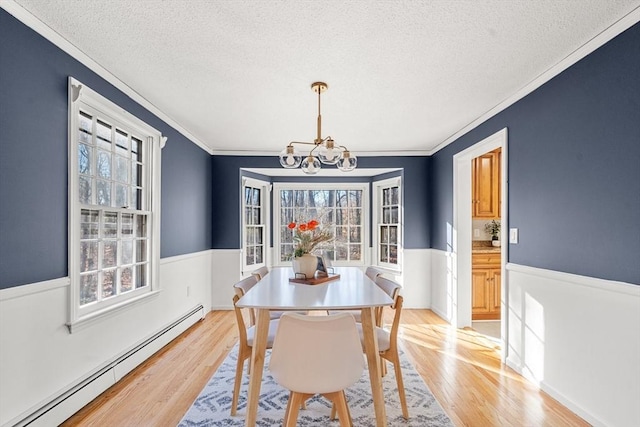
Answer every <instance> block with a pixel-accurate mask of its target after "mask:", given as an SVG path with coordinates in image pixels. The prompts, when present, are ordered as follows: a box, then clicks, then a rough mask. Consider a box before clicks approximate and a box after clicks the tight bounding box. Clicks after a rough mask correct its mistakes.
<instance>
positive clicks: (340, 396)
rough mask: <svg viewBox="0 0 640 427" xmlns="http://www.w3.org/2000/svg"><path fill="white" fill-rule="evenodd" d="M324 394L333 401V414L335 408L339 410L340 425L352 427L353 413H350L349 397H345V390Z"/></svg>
mask: <svg viewBox="0 0 640 427" xmlns="http://www.w3.org/2000/svg"><path fill="white" fill-rule="evenodd" d="M323 396H325V397H326V398H327V399H329V400H331V402H332V403H333V405H332V408H331V413H332V414H333V411H334V410H336V411H337V412H338V419H339V420H340V427H351V426H352V425H353V422H352V420H351V414H350V413H349V406H347V398H346V397H345V394H344V390H341V391H336V392H333V393H325V394H323Z"/></svg>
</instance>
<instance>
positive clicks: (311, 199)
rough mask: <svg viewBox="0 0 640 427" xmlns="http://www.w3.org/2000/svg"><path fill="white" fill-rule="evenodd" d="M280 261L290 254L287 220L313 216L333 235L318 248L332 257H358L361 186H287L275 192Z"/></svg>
mask: <svg viewBox="0 0 640 427" xmlns="http://www.w3.org/2000/svg"><path fill="white" fill-rule="evenodd" d="M279 201H280V224H279V233H280V261H288V260H291V258H292V256H293V245H294V241H293V230H291V229H289V228H288V227H287V225H288V224H290V223H291V222H296V223H299V222H307V221H309V220H312V219H315V220H317V221H318V222H320V226H321V227H324V228H326V229H328V230H329V231H330V232H331V233H332V234H333V235H334V236H335V238H334V239H333V241H330V242H325V243H323V244H322V245H321V246H320V247H319V248H318V249H319V251H322V253H323V254H324V255H325V257H327V258H328V259H329V260H332V261H362V260H363V247H364V235H363V233H364V230H363V190H355V189H353V190H352V189H346V190H339V189H329V190H293V189H291V190H287V189H283V190H280V192H279Z"/></svg>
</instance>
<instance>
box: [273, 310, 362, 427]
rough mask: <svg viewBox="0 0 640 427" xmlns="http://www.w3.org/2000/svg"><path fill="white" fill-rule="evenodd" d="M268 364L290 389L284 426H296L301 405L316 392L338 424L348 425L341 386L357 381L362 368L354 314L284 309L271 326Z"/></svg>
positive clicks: (279, 381) (277, 377) (349, 422)
mask: <svg viewBox="0 0 640 427" xmlns="http://www.w3.org/2000/svg"><path fill="white" fill-rule="evenodd" d="M269 370H270V371H271V375H272V376H273V378H274V379H275V381H276V382H277V383H278V384H280V385H281V386H283V387H285V388H287V389H288V390H290V394H289V401H288V403H287V409H286V412H285V416H284V421H283V426H287V427H293V426H295V425H296V422H297V419H298V411H299V409H300V405H301V404H302V403H303V402H305V401H306V400H307V399H308V398H310V397H312V396H314V395H316V394H321V395H323V396H324V397H326V398H327V399H329V400H330V401H331V402H332V403H333V407H334V408H335V409H336V411H337V413H338V418H339V419H340V426H350V425H351V417H350V414H349V407H348V406H347V400H346V397H345V394H344V389H345V388H347V387H349V386H350V385H352V384H353V383H355V382H356V381H358V379H359V378H360V376H361V375H362V372H363V370H364V358H363V357H362V348H361V345H360V340H359V336H358V330H357V328H356V321H355V319H354V318H353V316H351V315H350V314H348V313H339V314H335V315H330V316H305V315H300V314H297V313H285V314H284V315H283V316H282V317H281V318H280V324H279V325H278V330H277V332H276V337H275V341H274V343H273V350H272V351H271V361H270V363H269Z"/></svg>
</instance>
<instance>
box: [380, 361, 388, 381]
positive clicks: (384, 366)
mask: <svg viewBox="0 0 640 427" xmlns="http://www.w3.org/2000/svg"><path fill="white" fill-rule="evenodd" d="M385 375H387V362H386V361H385V360H384V357H380V376H382V377H384V376H385Z"/></svg>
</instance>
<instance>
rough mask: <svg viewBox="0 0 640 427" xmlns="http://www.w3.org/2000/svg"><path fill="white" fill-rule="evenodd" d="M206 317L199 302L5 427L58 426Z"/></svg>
mask: <svg viewBox="0 0 640 427" xmlns="http://www.w3.org/2000/svg"><path fill="white" fill-rule="evenodd" d="M204 316H205V313H204V306H202V304H200V305H198V306H197V307H195V308H193V309H192V310H191V311H189V312H188V313H187V314H185V315H184V316H182V317H181V318H179V319H178V320H176V321H175V322H173V323H171V324H170V325H169V326H167V327H165V328H163V329H162V330H160V331H159V332H157V333H155V334H154V335H152V336H151V337H149V338H147V339H146V340H144V341H143V342H142V343H140V344H139V345H137V346H136V347H134V348H132V349H131V350H129V351H127V352H126V353H124V354H122V355H120V356H119V357H118V358H117V359H116V360H114V361H112V362H110V363H108V364H107V365H105V366H103V367H102V368H100V369H99V370H98V371H96V372H94V373H93V374H91V375H90V376H88V377H87V378H85V379H83V380H82V381H80V382H79V383H78V384H75V385H74V386H72V387H70V388H69V389H67V390H66V391H64V392H62V393H60V394H59V395H58V396H57V397H55V398H53V399H51V400H50V401H48V402H47V403H45V404H43V405H41V406H39V407H38V408H37V409H35V410H33V409H32V410H31V411H30V412H29V413H28V414H27V415H24V414H23V415H22V416H20V417H18V418H17V419H14V420H12V421H11V422H9V423H8V424H5V425H4V426H3V427H8V426H14V427H23V426H30V427H36V426H51V425H59V424H60V423H62V422H63V421H64V420H66V419H67V418H69V417H70V416H71V415H73V414H74V413H76V412H77V411H78V410H80V409H81V408H82V407H83V406H85V405H86V404H88V403H89V402H91V401H92V400H93V399H95V398H96V397H98V396H99V395H100V394H101V393H102V392H103V391H105V390H106V389H107V388H109V387H111V386H112V385H113V384H115V383H117V382H118V381H119V380H120V379H121V378H122V377H124V376H125V375H126V374H127V373H129V372H130V371H131V370H133V369H134V368H135V367H136V366H138V365H139V364H140V363H142V362H144V361H145V360H146V359H148V358H149V357H150V356H151V355H153V354H154V353H156V352H157V351H158V350H160V349H161V348H162V347H164V346H165V345H167V344H168V343H169V342H171V341H172V340H173V339H174V338H176V337H177V336H178V335H180V334H181V333H182V332H184V331H185V330H187V328H189V327H190V326H191V325H193V324H195V323H196V322H197V321H199V320H202V319H204Z"/></svg>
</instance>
